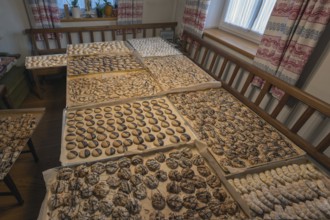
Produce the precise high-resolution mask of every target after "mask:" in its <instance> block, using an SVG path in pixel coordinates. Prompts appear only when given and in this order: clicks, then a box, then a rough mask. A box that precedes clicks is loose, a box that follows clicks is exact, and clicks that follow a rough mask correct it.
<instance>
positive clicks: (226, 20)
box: [220, 0, 276, 41]
mask: <svg viewBox="0 0 330 220" xmlns="http://www.w3.org/2000/svg"><path fill="white" fill-rule="evenodd" d="M275 3H276V0H227V2H226V9H225V11H224V16H223V18H222V20H221V22H220V28H221V29H222V28H223V29H226V30H227V31H230V32H234V33H236V34H239V35H241V36H242V35H243V37H245V38H248V39H250V40H253V41H257V40H258V39H260V36H261V35H262V34H263V33H264V31H265V28H266V25H267V22H268V20H269V17H270V15H271V13H272V10H273V8H274V5H275Z"/></svg>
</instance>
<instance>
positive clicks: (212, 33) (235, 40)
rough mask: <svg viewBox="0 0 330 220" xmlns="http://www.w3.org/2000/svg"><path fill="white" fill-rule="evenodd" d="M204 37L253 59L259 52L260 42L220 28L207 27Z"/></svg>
mask: <svg viewBox="0 0 330 220" xmlns="http://www.w3.org/2000/svg"><path fill="white" fill-rule="evenodd" d="M204 37H208V38H210V39H212V40H214V41H216V42H218V43H220V44H222V45H225V46H227V47H229V48H230V49H232V50H234V51H236V52H238V53H240V54H242V55H244V56H246V57H248V58H250V59H253V58H254V57H255V55H256V53H257V49H258V44H256V43H253V42H251V41H248V40H246V39H243V38H240V37H238V36H236V35H234V34H231V33H228V32H225V31H223V30H220V29H218V28H210V29H206V30H205V31H204Z"/></svg>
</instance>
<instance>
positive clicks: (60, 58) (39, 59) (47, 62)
mask: <svg viewBox="0 0 330 220" xmlns="http://www.w3.org/2000/svg"><path fill="white" fill-rule="evenodd" d="M66 65H67V55H66V54H53V55H42V56H28V57H26V58H25V68H26V69H44V68H51V67H64V66H66Z"/></svg>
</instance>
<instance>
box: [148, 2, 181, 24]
mask: <svg viewBox="0 0 330 220" xmlns="http://www.w3.org/2000/svg"><path fill="white" fill-rule="evenodd" d="M178 1H179V2H180V1H182V0H144V3H143V19H142V21H143V23H160V22H174V21H175V18H176V17H175V13H176V5H177V2H178Z"/></svg>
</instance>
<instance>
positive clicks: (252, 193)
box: [227, 155, 330, 219]
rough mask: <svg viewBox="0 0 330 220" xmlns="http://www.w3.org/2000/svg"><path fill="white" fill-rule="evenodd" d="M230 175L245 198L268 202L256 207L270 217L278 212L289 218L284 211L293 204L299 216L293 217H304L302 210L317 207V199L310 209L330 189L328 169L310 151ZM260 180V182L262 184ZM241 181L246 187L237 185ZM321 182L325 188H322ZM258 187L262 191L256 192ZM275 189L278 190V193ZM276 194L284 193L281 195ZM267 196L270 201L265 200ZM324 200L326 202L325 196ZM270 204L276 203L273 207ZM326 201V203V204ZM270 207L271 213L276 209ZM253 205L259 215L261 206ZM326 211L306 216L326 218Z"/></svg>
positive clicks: (325, 196)
mask: <svg viewBox="0 0 330 220" xmlns="http://www.w3.org/2000/svg"><path fill="white" fill-rule="evenodd" d="M307 164H308V165H307ZM306 165H307V166H306ZM283 167H284V168H283ZM309 167H311V168H309ZM315 170H316V171H315ZM261 175H263V176H261ZM278 178H279V180H278ZM227 179H228V181H229V182H230V184H231V185H232V186H233V188H234V189H235V191H236V192H238V193H239V194H240V195H241V196H242V195H243V196H242V197H243V200H244V202H246V201H247V200H246V199H248V198H247V196H249V197H250V199H252V201H253V203H255V204H258V203H257V202H256V201H258V200H259V201H260V202H262V204H264V205H266V208H265V207H263V206H262V205H257V207H259V208H261V210H262V211H263V214H261V211H260V210H259V211H260V213H259V215H258V216H259V217H261V218H266V217H267V218H268V216H269V217H270V218H273V217H274V216H275V213H276V215H283V216H282V218H289V217H290V216H287V215H286V216H285V215H284V214H283V212H285V213H287V212H288V211H287V210H290V209H291V210H292V208H293V209H294V210H295V212H296V213H297V215H298V216H291V218H294V219H295V218H301V217H303V215H302V213H306V209H308V210H310V211H311V210H314V208H316V209H318V205H319V204H317V203H318V202H317V203H316V204H317V205H316V206H315V205H314V206H315V207H314V208H312V209H310V207H312V206H313V205H312V206H310V204H311V203H314V201H322V199H321V198H322V197H323V198H325V199H326V198H327V197H328V196H329V192H330V191H329V189H330V176H329V170H326V169H325V168H324V167H323V166H321V165H320V164H318V163H317V162H315V161H314V160H312V159H311V158H310V157H309V156H307V155H305V156H302V157H300V158H294V159H288V160H283V161H279V162H277V163H272V164H266V165H264V166H260V167H256V168H251V169H249V170H246V171H244V172H242V173H238V174H232V175H229V176H227ZM259 180H260V181H261V184H259ZM238 184H241V186H243V188H242V187H241V186H237V185H238ZM322 185H323V187H324V188H322ZM272 187H273V188H272ZM314 187H315V188H314ZM320 187H321V188H320ZM257 191H259V192H258V193H257ZM267 192H269V193H271V194H272V195H273V196H274V195H275V197H276V198H277V199H278V200H277V202H278V201H280V202H281V206H282V209H281V208H280V207H276V206H275V205H278V203H277V202H276V200H274V199H272V200H270V199H269V198H270V196H266V197H265V195H266V193H267ZM273 192H275V194H274V193H273ZM277 194H279V195H281V196H282V197H279V196H278V195H277ZM281 198H282V199H281ZM283 198H284V199H283ZM265 199H266V200H267V201H264V200H265ZM306 203H308V206H307V207H306V205H305V204H306ZM322 203H323V204H324V200H323V201H322ZM322 203H321V204H322ZM271 204H272V205H273V207H271ZM324 205H325V207H326V204H324ZM288 206H289V208H288V209H287V208H286V207H288ZM262 207H263V208H262ZM267 208H268V209H269V210H271V211H270V213H272V212H273V213H272V214H270V213H269V210H268V211H267ZM251 209H252V210H256V211H255V212H253V211H251V214H252V216H255V215H257V214H256V213H257V211H258V209H257V208H255V207H254V206H253V205H252V206H251ZM283 209H284V211H283ZM297 211H298V212H297ZM318 212H321V213H322V212H323V211H322V210H319V211H318ZM312 213H313V214H316V213H317V212H315V210H314V211H312ZM266 215H268V216H266ZM323 215H324V216H322V215H319V216H318V214H316V216H317V217H316V218H315V216H313V215H311V213H309V214H307V218H309V219H323V218H328V217H329V216H327V215H326V214H325V213H323Z"/></svg>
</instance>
